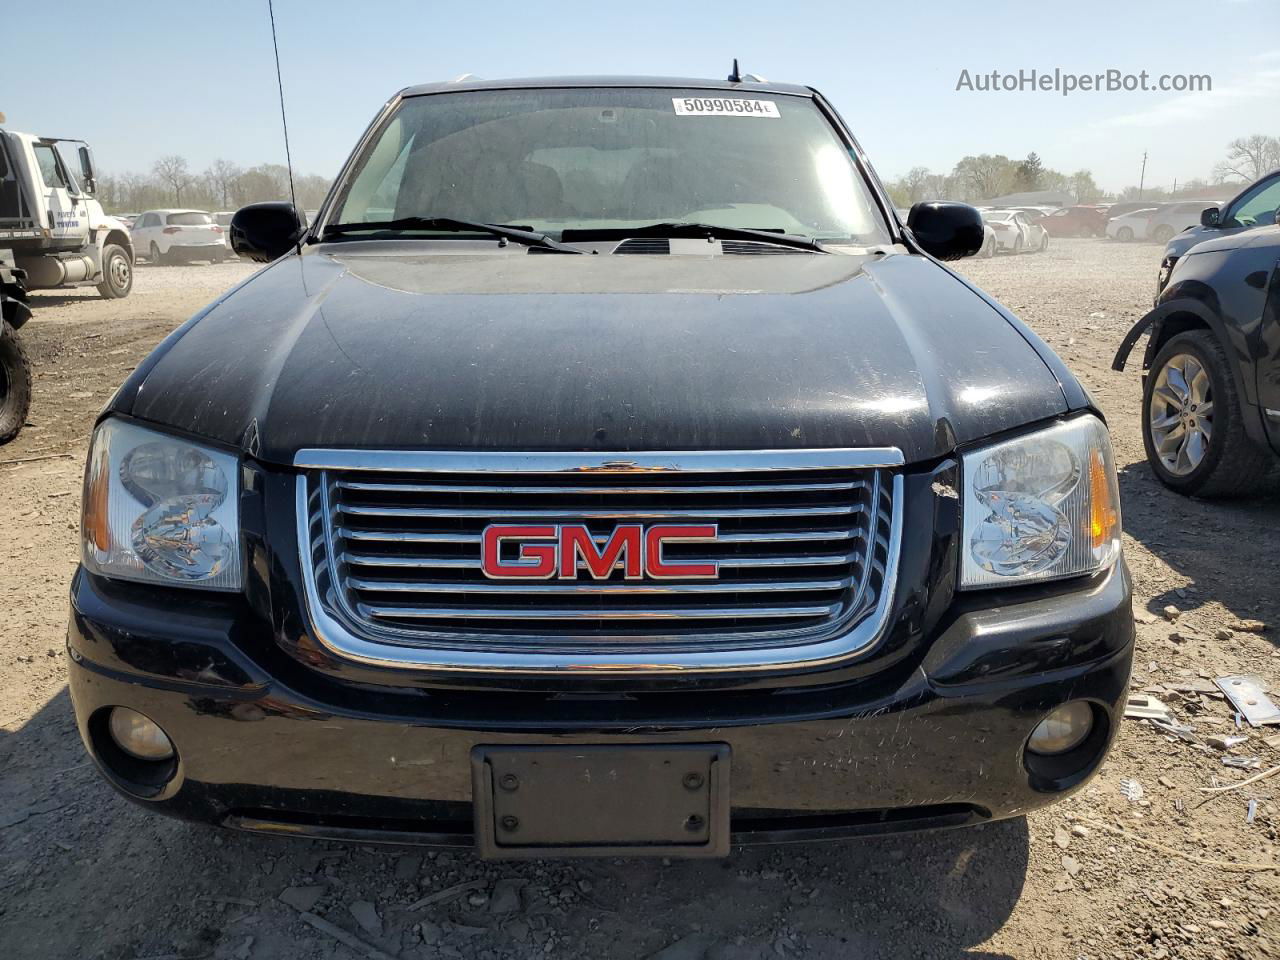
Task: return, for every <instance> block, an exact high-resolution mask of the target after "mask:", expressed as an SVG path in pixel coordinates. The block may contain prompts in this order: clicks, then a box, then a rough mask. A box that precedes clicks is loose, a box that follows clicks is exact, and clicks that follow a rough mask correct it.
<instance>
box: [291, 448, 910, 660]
mask: <svg viewBox="0 0 1280 960" xmlns="http://www.w3.org/2000/svg"><path fill="white" fill-rule="evenodd" d="M888 453H891V454H893V456H885V454H886V451H857V450H855V451H795V452H794V453H792V452H785V451H784V452H769V451H766V452H764V453H761V454H751V453H748V454H731V453H726V454H710V453H708V454H648V455H636V454H618V455H607V456H601V455H589V454H579V455H563V454H547V455H539V454H516V455H510V456H500V455H497V456H494V457H493V458H488V457H486V456H484V455H476V454H470V455H468V454H457V455H451V454H421V455H414V454H411V453H402V454H387V455H385V456H383V457H378V456H368V455H365V456H362V455H361V454H359V453H357V452H327V451H304V452H303V454H300V455H299V460H300V461H302V462H301V463H300V465H303V466H307V465H309V466H310V467H311V469H307V470H305V471H304V474H303V477H302V479H301V480H300V488H299V497H300V510H299V520H300V523H303V524H304V528H303V538H304V542H303V553H304V558H305V559H306V561H307V563H306V567H307V572H308V576H309V579H310V580H311V583H310V585H309V587H310V592H311V593H312V594H313V595H314V597H315V600H316V602H318V603H319V604H320V605H321V606H322V607H323V613H324V614H325V616H326V618H332V620H333V621H336V622H337V623H340V624H341V625H342V626H343V627H344V629H345V630H346V631H349V632H350V634H351V635H352V636H353V637H354V638H358V639H359V640H360V641H361V643H362V644H374V645H389V646H394V647H397V648H402V649H403V648H406V647H423V648H435V649H451V650H455V651H456V650H460V649H465V650H469V651H477V650H484V651H501V652H505V653H507V654H516V655H519V654H521V653H529V652H538V653H542V654H545V653H547V652H548V651H559V652H561V653H564V654H565V655H567V656H570V657H572V655H573V652H574V651H585V650H588V649H589V650H591V651H594V652H596V653H600V652H601V651H602V650H604V651H608V653H606V654H605V655H606V656H615V657H616V655H618V654H635V655H638V656H641V658H642V659H643V655H644V654H645V653H652V652H654V651H662V652H664V653H678V652H679V653H696V652H698V651H706V650H709V649H715V650H746V649H752V648H765V647H789V646H793V645H802V644H806V643H813V642H814V641H816V640H819V639H824V638H830V637H832V636H834V635H836V634H842V633H847V632H848V631H849V630H850V629H852V628H853V627H854V626H856V625H857V624H859V623H861V622H862V621H864V620H866V619H867V618H868V617H870V616H871V615H872V614H873V612H875V611H876V610H877V608H879V607H883V604H882V603H881V602H880V601H881V600H882V599H883V598H884V597H885V595H886V592H887V591H890V590H891V589H892V580H893V576H892V570H893V568H894V566H895V563H896V556H895V555H894V554H895V550H896V543H894V539H895V538H894V533H893V529H894V522H895V519H896V509H895V508H896V504H895V502H894V495H893V490H894V487H895V484H894V478H893V475H892V474H890V473H889V472H888V471H887V469H885V468H884V466H882V465H881V463H882V462H887V463H897V462H900V459H899V458H900V454H897V451H890V452H888ZM362 461H365V462H362ZM756 461H759V463H757V462H756ZM864 462H865V463H866V464H867V465H866V466H862V465H861V464H862V463H864ZM522 521H530V522H533V523H544V524H556V523H565V524H582V525H584V526H586V527H587V529H588V530H589V532H590V534H591V536H592V539H593V540H594V541H595V542H596V543H597V545H598V546H599V545H602V544H603V543H605V542H606V540H607V538H608V535H609V533H610V531H611V530H612V529H613V528H614V527H615V526H616V525H617V524H619V523H639V524H649V523H686V522H697V523H714V524H716V526H717V531H718V535H717V538H716V540H715V541H714V542H710V543H708V542H702V543H671V544H668V545H667V547H666V552H665V559H666V560H667V561H668V562H693V561H695V560H703V561H706V560H714V561H716V563H717V564H718V568H719V570H718V576H717V577H716V578H715V579H713V580H707V579H674V580H652V579H641V580H628V579H625V578H624V575H623V571H622V569H621V564H619V565H618V568H616V569H615V570H614V571H613V572H612V573H611V574H610V575H609V576H607V577H606V578H604V579H600V580H596V579H593V578H591V577H590V576H589V575H588V574H587V573H585V572H583V573H581V575H580V576H579V577H578V579H570V580H561V579H552V580H523V579H522V580H516V581H512V580H492V579H489V578H487V577H486V576H485V574H484V572H483V571H482V569H481V558H480V544H481V535H482V531H483V529H484V527H485V526H486V525H488V524H489V523H492V522H497V523H508V522H522ZM512 549H514V547H512ZM391 659H395V657H394V656H393V657H391Z"/></svg>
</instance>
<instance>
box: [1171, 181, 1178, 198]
mask: <svg viewBox="0 0 1280 960" xmlns="http://www.w3.org/2000/svg"><path fill="white" fill-rule="evenodd" d="M1169 199H1170V200H1177V199H1178V178H1177V177H1174V178H1173V193H1171V194H1169Z"/></svg>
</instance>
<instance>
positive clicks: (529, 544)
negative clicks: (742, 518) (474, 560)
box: [480, 523, 720, 580]
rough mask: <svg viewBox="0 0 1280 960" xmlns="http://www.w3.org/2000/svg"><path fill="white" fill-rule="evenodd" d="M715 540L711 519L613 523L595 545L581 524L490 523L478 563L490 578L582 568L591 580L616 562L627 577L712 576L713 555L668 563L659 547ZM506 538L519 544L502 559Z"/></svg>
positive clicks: (541, 576)
mask: <svg viewBox="0 0 1280 960" xmlns="http://www.w3.org/2000/svg"><path fill="white" fill-rule="evenodd" d="M715 539H716V525H715V524H714V523H703V524H672V523H661V524H654V525H653V526H650V527H643V526H641V525H640V524H638V523H626V524H620V525H618V526H616V527H614V528H613V531H612V532H611V533H610V534H609V537H608V539H607V540H606V541H605V542H604V545H603V546H602V547H601V548H600V549H598V550H597V549H596V542H595V540H594V539H593V538H592V536H591V531H590V530H588V529H587V528H586V527H585V526H583V525H582V524H539V525H525V524H508V523H494V524H490V525H489V526H487V527H485V528H484V534H483V535H482V536H481V538H480V568H481V569H482V570H483V571H484V575H485V576H486V577H489V578H490V579H491V580H525V579H528V580H550V579H552V578H555V579H559V580H576V579H577V577H578V572H579V571H580V570H582V569H584V568H585V569H586V571H587V573H589V574H590V575H591V578H592V579H593V580H604V579H606V578H607V577H608V576H609V575H610V574H611V573H612V572H613V570H614V568H615V567H616V566H617V565H618V564H619V563H621V564H622V570H623V575H624V576H625V577H626V579H628V580H644V579H646V578H648V579H653V580H677V579H680V580H683V579H702V580H714V579H715V578H716V577H718V576H719V575H720V568H719V565H718V564H717V563H716V562H715V561H714V560H701V561H698V562H696V563H668V562H667V561H666V560H665V559H663V556H662V547H663V545H664V544H667V543H696V542H700V541H714V540H715ZM508 542H511V543H517V544H519V546H518V548H517V549H516V556H515V559H510V560H504V559H503V557H502V553H503V549H502V548H503V544H504V543H508ZM508 552H509V551H508Z"/></svg>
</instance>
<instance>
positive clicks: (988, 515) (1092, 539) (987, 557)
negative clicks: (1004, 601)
mask: <svg viewBox="0 0 1280 960" xmlns="http://www.w3.org/2000/svg"><path fill="white" fill-rule="evenodd" d="M963 471H964V544H963V549H962V556H963V561H962V564H961V575H960V586H961V587H962V588H963V587H969V588H973V587H997V586H1006V585H1010V584H1017V583H1025V582H1030V581H1036V580H1051V579H1056V578H1058V577H1071V576H1076V575H1077V574H1084V573H1093V572H1095V571H1098V570H1102V569H1104V568H1105V567H1107V566H1110V565H1111V564H1112V563H1113V562H1115V559H1116V557H1118V556H1119V555H1120V495H1119V491H1118V489H1117V486H1116V470H1115V463H1114V461H1113V460H1112V456H1111V439H1110V437H1109V436H1108V435H1107V428H1106V427H1105V426H1103V424H1102V422H1101V421H1100V420H1098V419H1097V418H1096V417H1091V416H1085V417H1078V418H1077V419H1075V420H1069V421H1067V422H1066V423H1060V424H1057V425H1055V426H1052V427H1049V428H1047V429H1045V430H1040V431H1038V432H1036V433H1032V434H1028V435H1027V436H1023V437H1018V438H1016V439H1014V440H1007V441H1005V442H1004V443H998V444H995V445H994V446H990V447H986V448H985V449H982V450H977V451H975V452H973V453H968V454H965V456H964V467H963Z"/></svg>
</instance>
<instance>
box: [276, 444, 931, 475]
mask: <svg viewBox="0 0 1280 960" xmlns="http://www.w3.org/2000/svg"><path fill="white" fill-rule="evenodd" d="M905 462H906V460H905V459H904V458H903V456H902V451H901V450H899V449H898V448H897V447H852V448H831V449H816V450H689V451H673V452H671V453H627V452H621V453H591V452H581V453H542V452H533V453H505V452H497V451H493V452H491V451H487V450H479V451H438V450H299V451H298V453H297V454H296V455H295V456H294V458H293V465H294V466H295V467H299V468H301V469H306V470H365V471H374V470H380V471H389V472H396V473H542V474H554V473H567V474H582V473H602V474H626V473H654V472H670V473H686V472H687V473H750V472H766V471H773V470H854V469H870V468H872V467H900V466H902V465H903V464H904V463H905Z"/></svg>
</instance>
